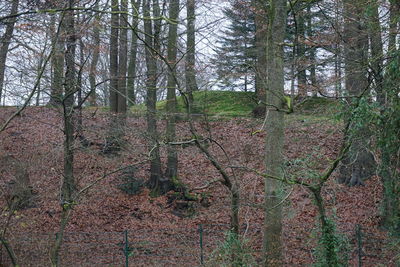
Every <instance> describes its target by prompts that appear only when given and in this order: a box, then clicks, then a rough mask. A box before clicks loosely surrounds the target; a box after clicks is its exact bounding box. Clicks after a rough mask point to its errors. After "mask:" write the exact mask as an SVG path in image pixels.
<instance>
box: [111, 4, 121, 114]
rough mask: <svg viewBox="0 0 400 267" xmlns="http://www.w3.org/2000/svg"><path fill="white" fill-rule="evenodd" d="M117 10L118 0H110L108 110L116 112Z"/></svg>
mask: <svg viewBox="0 0 400 267" xmlns="http://www.w3.org/2000/svg"><path fill="white" fill-rule="evenodd" d="M118 11H119V8H118V0H112V1H111V35H110V111H111V112H114V113H117V112H118V35H119V15H118Z"/></svg>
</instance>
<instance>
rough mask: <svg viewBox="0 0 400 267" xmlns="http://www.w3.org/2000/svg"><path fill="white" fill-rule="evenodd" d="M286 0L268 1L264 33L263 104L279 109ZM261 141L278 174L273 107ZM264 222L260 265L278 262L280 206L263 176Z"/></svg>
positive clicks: (280, 129) (280, 126)
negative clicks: (265, 43) (264, 83)
mask: <svg viewBox="0 0 400 267" xmlns="http://www.w3.org/2000/svg"><path fill="white" fill-rule="evenodd" d="M286 16H287V12H286V0H272V3H271V7H270V8H269V13H268V18H269V23H268V34H267V62H268V63H267V88H268V90H267V92H266V103H267V105H269V104H271V105H273V106H275V107H278V108H283V107H284V103H283V101H282V99H283V95H284V58H283V47H282V43H283V41H284V38H285V30H286ZM266 129H268V133H267V135H266V140H265V143H266V144H265V153H266V157H265V166H266V171H267V174H270V175H274V176H276V177H282V164H283V142H284V113H283V112H282V111H279V110H277V109H276V108H271V107H268V108H267V118H266ZM264 183H265V192H264V194H265V221H264V240H263V252H264V265H265V266H281V265H282V241H281V231H282V206H281V205H279V202H280V200H281V196H280V195H279V189H280V184H279V182H278V181H276V180H272V179H265V181H264Z"/></svg>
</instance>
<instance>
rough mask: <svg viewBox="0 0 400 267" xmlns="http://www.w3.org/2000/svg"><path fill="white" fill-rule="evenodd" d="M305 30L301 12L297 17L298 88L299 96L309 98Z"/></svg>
mask: <svg viewBox="0 0 400 267" xmlns="http://www.w3.org/2000/svg"><path fill="white" fill-rule="evenodd" d="M305 28H306V25H305V18H304V14H303V12H302V11H300V12H298V16H297V32H298V34H297V38H298V39H299V40H298V41H297V87H298V94H299V96H300V97H303V98H304V97H306V96H307V73H306V69H307V66H306V62H305V61H306V46H305V44H304V39H305V38H304V36H305Z"/></svg>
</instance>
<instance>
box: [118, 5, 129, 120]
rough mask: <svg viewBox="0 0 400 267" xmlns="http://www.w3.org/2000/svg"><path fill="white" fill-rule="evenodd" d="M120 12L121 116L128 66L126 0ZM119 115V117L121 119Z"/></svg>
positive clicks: (123, 109) (119, 99) (119, 97)
mask: <svg viewBox="0 0 400 267" xmlns="http://www.w3.org/2000/svg"><path fill="white" fill-rule="evenodd" d="M120 10H121V14H120V16H119V27H120V30H119V31H120V34H119V55H118V64H119V67H118V76H119V78H118V107H117V109H118V110H117V111H118V113H119V114H120V115H122V117H123V116H124V115H123V114H126V108H127V106H126V102H127V101H126V98H127V97H126V96H127V94H126V92H127V90H126V73H127V66H128V0H121V8H120ZM122 117H121V116H120V118H121V119H122Z"/></svg>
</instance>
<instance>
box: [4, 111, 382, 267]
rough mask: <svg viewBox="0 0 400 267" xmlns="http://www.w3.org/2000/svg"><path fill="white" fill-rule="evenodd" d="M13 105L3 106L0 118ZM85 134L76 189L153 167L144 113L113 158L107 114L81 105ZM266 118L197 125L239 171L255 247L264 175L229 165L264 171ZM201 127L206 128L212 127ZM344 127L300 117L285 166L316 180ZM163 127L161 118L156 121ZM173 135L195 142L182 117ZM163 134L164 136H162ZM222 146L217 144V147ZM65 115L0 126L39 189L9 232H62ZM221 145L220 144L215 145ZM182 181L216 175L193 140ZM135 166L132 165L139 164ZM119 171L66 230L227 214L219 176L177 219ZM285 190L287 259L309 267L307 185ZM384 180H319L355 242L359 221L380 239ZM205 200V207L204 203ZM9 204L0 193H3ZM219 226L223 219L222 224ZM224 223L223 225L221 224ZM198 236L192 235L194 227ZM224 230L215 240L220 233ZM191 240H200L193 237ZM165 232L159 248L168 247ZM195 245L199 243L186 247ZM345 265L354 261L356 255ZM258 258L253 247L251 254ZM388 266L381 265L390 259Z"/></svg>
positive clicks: (164, 202)
mask: <svg viewBox="0 0 400 267" xmlns="http://www.w3.org/2000/svg"><path fill="white" fill-rule="evenodd" d="M12 111H13V110H12V109H11V108H2V109H1V110H0V122H2V121H3V120H5V119H6V118H7V116H8V115H10V114H11V112H12ZM83 124H84V135H85V137H86V138H87V139H88V140H89V141H90V142H91V146H89V147H82V146H81V145H80V143H79V142H78V141H77V142H76V144H75V148H76V149H75V176H76V179H77V181H78V185H79V188H83V187H85V186H87V185H89V184H90V183H93V182H94V181H95V180H96V179H98V178H100V177H102V176H103V175H104V174H106V173H108V172H112V171H113V170H116V169H118V168H123V167H125V166H128V165H135V166H136V168H137V170H136V172H135V176H136V177H135V178H141V179H144V180H146V179H147V178H148V176H149V164H148V162H146V161H144V160H145V159H146V158H147V156H148V151H149V147H148V145H147V143H148V142H147V140H146V138H147V136H146V132H145V129H146V124H145V120H144V119H143V118H135V117H128V119H127V126H126V128H125V129H124V130H125V136H124V141H125V142H124V146H123V148H122V150H121V151H120V152H119V153H118V155H110V156H106V155H103V154H102V153H101V146H102V144H104V142H105V137H106V135H107V131H108V114H107V113H105V112H100V111H97V112H93V111H92V110H90V109H89V110H86V111H85V113H84V120H83ZM261 124H262V121H257V120H253V119H245V118H241V119H231V120H220V121H211V122H209V123H207V124H205V123H202V122H196V128H197V129H198V130H199V132H200V134H201V135H202V136H203V137H207V138H211V139H212V140H215V142H216V143H213V142H210V143H209V144H208V145H209V149H210V151H211V152H212V153H213V155H214V156H215V157H216V158H218V159H219V161H220V162H221V163H222V165H223V166H224V167H226V168H227V169H228V173H230V174H232V173H233V171H234V172H235V174H236V177H237V180H238V182H239V184H240V191H241V192H240V194H241V210H240V215H241V222H242V224H243V227H244V228H243V229H244V230H243V231H245V233H246V238H248V239H250V241H251V242H250V243H251V246H252V248H253V249H255V250H259V249H261V240H262V237H261V233H262V228H261V227H262V222H263V220H264V217H263V216H264V214H263V210H262V203H263V199H264V197H263V178H262V177H259V176H257V175H256V174H254V173H251V172H248V171H244V170H241V169H234V170H232V169H229V166H246V167H247V168H250V169H257V170H259V171H262V170H263V169H264V166H263V164H264V161H263V158H264V138H265V135H266V134H268V129H265V131H261V132H259V133H257V134H253V133H254V132H255V131H256V130H258V129H259V128H260V127H261ZM207 128H209V129H210V130H211V131H210V132H208V131H207ZM340 128H341V127H340V126H338V125H335V124H333V123H332V122H328V121H327V122H321V123H318V124H306V123H304V122H301V121H298V122H294V123H292V124H291V125H290V126H288V127H287V128H286V143H285V157H286V160H287V164H286V167H285V172H286V173H288V175H295V176H296V177H297V178H300V179H305V180H307V181H308V182H312V179H315V178H312V177H311V176H310V175H309V174H310V173H311V172H314V173H321V172H322V171H323V170H324V169H325V168H326V167H328V165H329V162H330V160H332V159H334V158H335V156H336V155H337V153H338V149H339V147H340V145H341V132H340V130H339V129H340ZM159 131H160V133H162V132H164V123H163V122H162V121H160V122H159ZM177 134H178V138H179V139H180V140H182V141H184V140H189V139H191V134H190V132H189V130H188V125H187V123H186V122H179V123H178V124H177ZM161 138H162V134H161ZM217 143H218V145H217ZM62 144H63V132H62V116H61V113H60V112H59V111H58V110H56V109H50V108H42V107H41V108H33V107H32V108H28V109H27V110H26V111H25V112H24V113H23V114H22V115H21V116H19V117H16V118H15V119H14V121H12V123H11V124H10V126H9V127H8V128H7V130H5V131H4V132H2V133H0V154H7V155H12V156H14V157H15V158H17V159H19V160H20V161H22V162H24V163H25V164H26V166H27V168H28V172H29V176H30V181H31V183H32V187H33V190H34V191H35V192H36V194H37V197H36V199H35V206H34V207H33V208H29V209H25V210H22V211H19V212H18V213H17V216H14V217H13V218H12V220H11V222H10V227H9V230H8V233H10V235H11V236H12V234H13V233H17V232H35V233H49V232H56V231H58V227H59V217H60V213H61V212H60V206H59V191H60V186H61V179H62V168H63V146H62ZM221 147H222V148H223V149H221ZM178 151H179V178H180V180H181V181H182V182H183V183H184V184H185V185H186V186H187V187H188V189H191V188H198V187H203V186H204V185H206V184H207V182H210V181H213V180H215V179H216V178H219V174H218V172H217V171H216V170H215V169H214V168H213V166H212V165H211V163H210V162H209V160H208V159H207V158H205V157H204V155H202V154H201V153H200V152H199V150H198V149H197V148H196V147H195V146H193V145H189V146H183V145H182V146H180V147H178ZM161 153H162V161H163V164H165V162H166V147H165V146H163V147H162V148H161ZM136 164H137V165H136ZM120 176H121V173H115V174H113V175H110V176H109V177H107V178H106V179H104V180H102V181H100V182H99V183H98V184H96V185H95V186H93V187H92V188H91V189H90V190H89V191H88V192H87V193H85V194H84V195H83V197H82V198H81V199H80V201H79V203H77V205H76V206H75V207H74V210H73V213H72V215H71V218H70V222H69V224H68V227H67V231H70V232H119V231H124V230H126V229H129V230H130V231H133V232H135V231H138V232H141V233H145V232H146V233H148V234H149V235H151V233H152V232H154V233H156V232H158V231H160V230H161V229H169V231H171V229H172V231H173V229H176V231H178V230H179V229H180V230H182V229H189V230H188V231H196V230H197V227H198V224H200V223H202V224H213V225H215V224H228V223H229V213H230V207H229V203H230V195H229V191H228V190H227V189H226V188H225V187H224V186H223V185H221V184H220V183H213V184H212V185H210V186H208V187H207V188H206V189H203V190H198V191H196V192H195V193H196V194H197V196H198V198H199V201H198V202H199V203H195V204H194V205H193V208H194V214H193V215H192V216H190V217H184V216H177V215H176V213H174V212H173V205H171V203H168V198H167V196H160V197H157V198H152V197H150V196H149V191H148V190H147V189H144V190H142V191H141V193H139V194H138V195H128V194H126V193H124V192H123V191H121V190H120V189H118V185H119V184H121V183H122V182H123V181H121V179H120ZM12 179H13V178H12V177H11V176H9V175H8V176H7V175H5V174H2V178H1V180H0V188H1V190H2V191H1V192H2V195H4V194H3V192H4V190H6V184H7V182H9V181H10V180H12ZM286 192H287V193H289V192H291V193H290V196H289V197H288V198H287V199H288V200H287V201H286V204H285V216H284V217H285V219H284V227H283V237H282V238H283V241H284V242H283V243H284V245H285V248H284V251H285V262H286V264H287V266H308V265H309V264H310V263H311V262H313V261H314V260H315V259H314V256H313V249H314V248H315V245H316V236H317V235H318V217H317V216H318V215H317V211H316V208H315V206H314V205H313V200H312V198H311V195H310V194H309V192H308V191H307V190H306V189H305V188H304V187H301V186H294V187H293V188H292V189H291V188H287V190H286ZM381 196H382V187H381V185H380V181H379V179H378V177H374V178H373V179H370V180H369V181H366V184H365V186H362V187H351V188H349V187H346V186H343V185H338V184H337V183H336V182H335V180H334V177H332V178H331V179H330V180H329V181H328V183H327V184H326V186H325V187H324V197H325V202H326V205H327V210H328V211H329V212H330V214H331V216H332V217H333V218H335V221H336V223H337V228H338V231H339V232H341V233H344V234H345V235H346V236H348V237H349V239H350V243H351V244H352V247H353V248H354V245H355V240H354V228H355V225H356V224H360V225H361V226H362V228H363V229H364V230H365V231H366V232H368V233H369V234H372V235H374V237H375V238H377V240H378V241H377V242H381V244H383V242H385V238H386V237H385V234H384V233H383V232H381V231H379V230H378V224H379V215H378V214H379V212H378V207H379V204H380V202H381V198H382V197H381ZM200 199H206V201H207V205H201V203H200ZM0 201H1V202H2V203H1V204H2V206H3V207H4V206H5V202H4V199H3V198H1V200H0ZM6 213H7V211H6V210H3V216H2V218H1V219H0V223H1V225H3V226H4V225H5V224H6V220H7V216H4V214H6ZM224 227H225V226H224ZM222 228H223V227H222V226H221V229H222ZM193 236H194V237H193V238H194V240H197V239H196V238H197V237H196V236H197V234H196V233H195V234H193ZM185 238H186V237H185ZM221 238H222V236H220V237H219V239H221ZM195 242H196V241H195ZM175 245H177V244H173V243H169V242H168V240H167V239H165V242H164V243H163V244H160V246H162V247H174V246H175ZM191 246H196V245H195V244H194V245H191ZM349 252H350V254H351V263H352V264H353V263H354V264H355V263H356V261H355V260H356V254H355V252H353V250H352V251H349ZM368 252H369V253H370V256H371V255H372V254H374V255H372V256H371V257H370V258H366V257H369V256H365V257H364V259H365V262H364V266H373V265H374V264H377V263H378V262H380V263H385V261H383V260H384V259H383V256H381V255H375V253H377V252H375V251H368ZM257 255H259V254H257ZM386 263H387V262H386ZM178 265H179V264H178Z"/></svg>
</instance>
